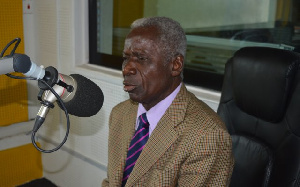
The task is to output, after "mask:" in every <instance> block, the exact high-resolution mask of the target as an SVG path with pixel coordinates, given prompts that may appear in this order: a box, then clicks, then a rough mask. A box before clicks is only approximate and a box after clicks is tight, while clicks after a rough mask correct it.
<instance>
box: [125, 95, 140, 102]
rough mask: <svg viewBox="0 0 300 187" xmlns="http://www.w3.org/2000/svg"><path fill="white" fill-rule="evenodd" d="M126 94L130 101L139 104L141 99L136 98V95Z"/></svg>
mask: <svg viewBox="0 0 300 187" xmlns="http://www.w3.org/2000/svg"><path fill="white" fill-rule="evenodd" d="M128 94H129V98H130V99H131V100H132V101H134V102H138V103H141V99H140V97H138V95H136V94H135V93H133V92H128Z"/></svg>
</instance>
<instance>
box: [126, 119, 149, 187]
mask: <svg viewBox="0 0 300 187" xmlns="http://www.w3.org/2000/svg"><path fill="white" fill-rule="evenodd" d="M148 138H149V123H148V120H147V117H146V113H143V114H142V115H140V116H139V127H138V129H137V130H136V131H135V133H134V136H133V137H132V139H131V142H130V146H129V148H128V153H127V159H126V165H125V168H124V174H123V179H122V186H125V184H126V182H127V179H128V177H129V175H130V173H131V171H132V169H133V167H134V164H135V162H136V161H137V159H138V157H139V156H140V154H141V152H142V150H143V148H144V146H145V144H146V143H147V140H148Z"/></svg>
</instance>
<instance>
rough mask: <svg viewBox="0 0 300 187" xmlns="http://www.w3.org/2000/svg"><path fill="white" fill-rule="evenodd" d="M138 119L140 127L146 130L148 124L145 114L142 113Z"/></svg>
mask: <svg viewBox="0 0 300 187" xmlns="http://www.w3.org/2000/svg"><path fill="white" fill-rule="evenodd" d="M139 119H140V126H142V127H145V128H148V127H149V122H148V119H147V116H146V113H143V114H142V115H140V116H139Z"/></svg>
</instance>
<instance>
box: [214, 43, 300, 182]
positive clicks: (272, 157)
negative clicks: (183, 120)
mask: <svg viewBox="0 0 300 187" xmlns="http://www.w3.org/2000/svg"><path fill="white" fill-rule="evenodd" d="M299 65H300V56H299V54H298V53H296V52H292V51H286V50H281V49H275V48H267V47H245V48H242V49H240V50H238V51H237V52H236V53H235V54H234V56H233V57H232V58H231V59H229V60H228V62H227V64H226V68H225V77H224V82H223V88H222V95H221V100H220V105H219V107H218V111H217V112H218V114H219V115H220V116H221V118H222V119H223V121H224V122H225V124H226V126H227V128H228V131H229V133H230V134H231V136H232V141H233V152H234V158H235V167H234V170H233V174H232V178H231V183H230V186H238V187H245V186H251V187H259V186H280V187H291V186H293V187H295V186H300V70H299V67H300V66H299Z"/></svg>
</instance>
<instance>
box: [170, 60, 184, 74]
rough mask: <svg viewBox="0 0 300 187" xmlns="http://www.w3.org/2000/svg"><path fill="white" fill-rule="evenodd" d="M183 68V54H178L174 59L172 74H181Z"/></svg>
mask: <svg viewBox="0 0 300 187" xmlns="http://www.w3.org/2000/svg"><path fill="white" fill-rule="evenodd" d="M182 70H183V56H182V55H177V56H176V57H175V58H174V59H173V61H172V76H173V77H176V76H180V74H181V72H182Z"/></svg>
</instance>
